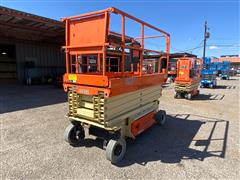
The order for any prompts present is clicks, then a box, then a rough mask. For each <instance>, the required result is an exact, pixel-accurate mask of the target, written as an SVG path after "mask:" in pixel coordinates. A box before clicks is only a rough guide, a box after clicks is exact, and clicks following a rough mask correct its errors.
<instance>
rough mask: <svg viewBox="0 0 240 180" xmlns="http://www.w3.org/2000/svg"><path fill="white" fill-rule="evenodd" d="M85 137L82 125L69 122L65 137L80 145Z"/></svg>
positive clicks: (72, 143)
mask: <svg viewBox="0 0 240 180" xmlns="http://www.w3.org/2000/svg"><path fill="white" fill-rule="evenodd" d="M84 137H85V132H84V129H83V127H82V126H81V125H73V124H69V125H68V127H67V128H66V129H65V132H64V139H65V141H66V142H68V143H69V144H70V145H73V146H74V145H78V144H79V143H80V142H81V141H82V140H83V139H84Z"/></svg>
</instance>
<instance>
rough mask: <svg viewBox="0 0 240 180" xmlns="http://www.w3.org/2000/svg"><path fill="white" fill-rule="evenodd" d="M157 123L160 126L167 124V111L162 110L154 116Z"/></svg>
mask: <svg viewBox="0 0 240 180" xmlns="http://www.w3.org/2000/svg"><path fill="white" fill-rule="evenodd" d="M154 119H155V121H156V123H157V124H158V125H160V126H163V125H164V124H165V123H166V119H167V114H166V111H164V110H160V111H158V112H157V113H156V114H155V115H154Z"/></svg>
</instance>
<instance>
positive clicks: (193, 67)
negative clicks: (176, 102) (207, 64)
mask: <svg viewBox="0 0 240 180" xmlns="http://www.w3.org/2000/svg"><path fill="white" fill-rule="evenodd" d="M198 64H199V63H198V60H197V58H190V57H184V58H180V59H178V62H177V77H176V79H175V94H174V97H175V98H180V97H182V96H184V97H185V98H187V99H192V97H193V96H195V95H198V94H199V90H198V86H199V81H200V65H198Z"/></svg>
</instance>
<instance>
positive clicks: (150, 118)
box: [63, 8, 170, 163]
mask: <svg viewBox="0 0 240 180" xmlns="http://www.w3.org/2000/svg"><path fill="white" fill-rule="evenodd" d="M110 14H111V15H112V14H116V15H119V16H121V33H116V32H113V31H111V30H110V22H111V21H110V18H111V16H110ZM126 19H131V20H133V21H135V22H136V23H138V24H139V25H140V27H141V31H140V33H139V34H140V37H136V38H134V37H130V36H127V35H126V34H125V20H126ZM63 21H64V22H65V23H66V46H64V48H65V52H66V74H65V75H64V83H63V86H64V90H65V91H66V92H67V93H68V102H69V112H68V114H67V117H68V118H69V120H70V122H71V124H70V125H69V126H68V127H67V128H66V130H65V133H64V137H65V140H66V141H67V142H69V143H70V144H71V145H77V144H79V143H81V142H82V141H83V140H84V137H85V132H86V131H85V130H86V128H87V129H88V131H87V132H88V133H89V134H91V135H95V136H97V137H99V138H102V139H104V143H103V147H104V149H106V157H107V159H108V160H110V161H111V162H112V163H117V162H119V161H120V160H121V159H122V158H123V157H124V154H125V151H126V141H125V139H126V138H127V137H130V138H135V137H136V136H137V135H138V134H140V133H141V132H143V131H145V130H146V129H148V128H149V127H151V126H152V125H153V124H155V123H156V122H157V123H158V124H164V122H165V121H166V112H165V111H163V110H159V107H158V106H159V98H160V96H161V91H162V88H161V85H162V84H163V83H165V82H166V80H167V68H168V67H167V64H168V59H169V43H170V42H169V41H170V36H169V34H168V33H166V32H164V31H162V30H161V29H158V28H157V27H154V26H152V25H150V24H148V23H146V22H143V21H142V20H140V19H137V18H135V17H133V16H131V15H129V14H127V13H125V12H123V11H120V10H118V9H116V8H108V9H105V10H101V11H97V12H91V13H87V14H82V15H78V16H72V17H67V18H63ZM146 27H147V28H150V29H152V30H154V31H156V32H157V33H158V34H159V35H156V36H145V35H144V29H145V28H146ZM146 38H161V39H162V38H164V42H165V44H166V49H164V51H165V52H163V51H156V50H149V49H145V48H144V40H145V39H146ZM156 55H157V56H156ZM155 57H157V58H155ZM149 61H151V62H152V68H153V70H152V71H150V72H149V71H146V70H145V69H144V67H143V66H144V64H146V63H145V62H149Z"/></svg>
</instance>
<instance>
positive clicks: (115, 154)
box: [106, 139, 126, 164]
mask: <svg viewBox="0 0 240 180" xmlns="http://www.w3.org/2000/svg"><path fill="white" fill-rule="evenodd" d="M125 153H126V141H125V139H118V140H113V139H111V140H110V141H109V142H108V143H107V147H106V157H107V160H109V161H111V163H113V164H117V163H119V162H120V161H121V160H122V159H123V157H124V155H125Z"/></svg>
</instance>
